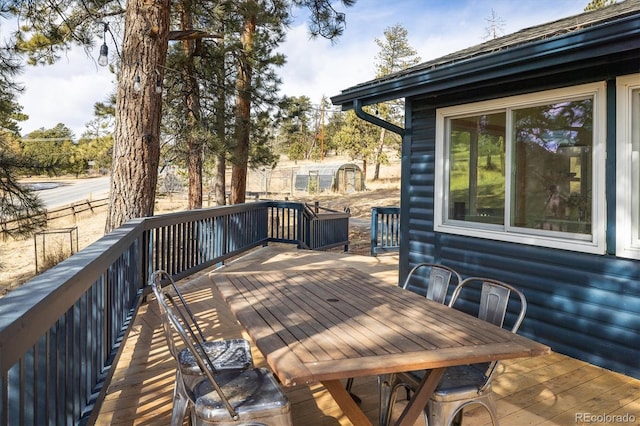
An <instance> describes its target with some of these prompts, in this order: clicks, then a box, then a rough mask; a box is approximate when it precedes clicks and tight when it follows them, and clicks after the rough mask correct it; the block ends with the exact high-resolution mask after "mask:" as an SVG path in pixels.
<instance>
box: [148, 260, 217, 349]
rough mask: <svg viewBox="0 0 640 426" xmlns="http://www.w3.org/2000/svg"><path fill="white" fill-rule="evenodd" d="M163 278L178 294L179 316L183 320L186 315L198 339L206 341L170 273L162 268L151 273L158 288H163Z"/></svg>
mask: <svg viewBox="0 0 640 426" xmlns="http://www.w3.org/2000/svg"><path fill="white" fill-rule="evenodd" d="M165 280H166V281H168V282H169V283H171V286H172V287H173V291H174V292H175V294H176V296H178V299H180V303H181V305H182V306H181V308H180V309H179V314H180V316H181V317H184V318H183V319H185V320H186V316H188V317H189V320H190V321H191V324H192V326H193V327H194V328H195V329H196V331H197V332H198V335H199V336H200V341H201V342H204V341H206V339H205V337H204V333H203V332H202V329H201V328H200V325H198V321H197V320H196V317H195V315H194V314H193V312H192V311H191V309H190V308H189V305H188V304H187V301H186V300H185V298H184V297H183V296H182V293H181V292H180V289H178V286H177V285H176V282H175V281H174V280H173V278H172V277H171V275H169V273H168V272H167V271H164V270H162V269H159V270H157V271H155V272H154V273H153V274H151V282H153V283H155V284H156V286H158V288H163V285H162V283H163V281H165ZM185 315H186V316H185Z"/></svg>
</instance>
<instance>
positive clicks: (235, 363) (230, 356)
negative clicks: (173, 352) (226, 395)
mask: <svg viewBox="0 0 640 426" xmlns="http://www.w3.org/2000/svg"><path fill="white" fill-rule="evenodd" d="M202 347H203V348H204V350H205V352H206V353H207V356H208V357H209V358H210V359H211V361H212V362H213V365H214V367H215V368H216V370H218V371H242V370H246V369H248V368H251V367H253V358H252V356H251V345H250V344H249V342H248V341H247V340H245V339H224V340H209V341H205V342H203V343H202ZM178 364H179V365H180V370H181V372H182V374H185V375H192V376H201V375H202V371H200V367H198V363H197V362H196V358H195V357H194V356H193V354H192V353H191V351H190V350H189V348H184V349H183V350H181V351H180V353H178Z"/></svg>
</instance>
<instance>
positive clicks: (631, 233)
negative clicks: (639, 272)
mask: <svg viewBox="0 0 640 426" xmlns="http://www.w3.org/2000/svg"><path fill="white" fill-rule="evenodd" d="M616 88H617V111H616V113H617V126H616V127H617V128H616V135H617V149H616V151H617V157H616V158H617V168H616V172H617V173H616V183H617V185H616V198H617V200H616V254H617V255H618V256H622V257H630V258H634V259H640V158H639V157H640V74H634V75H630V76H625V77H620V78H618V80H617V81H616Z"/></svg>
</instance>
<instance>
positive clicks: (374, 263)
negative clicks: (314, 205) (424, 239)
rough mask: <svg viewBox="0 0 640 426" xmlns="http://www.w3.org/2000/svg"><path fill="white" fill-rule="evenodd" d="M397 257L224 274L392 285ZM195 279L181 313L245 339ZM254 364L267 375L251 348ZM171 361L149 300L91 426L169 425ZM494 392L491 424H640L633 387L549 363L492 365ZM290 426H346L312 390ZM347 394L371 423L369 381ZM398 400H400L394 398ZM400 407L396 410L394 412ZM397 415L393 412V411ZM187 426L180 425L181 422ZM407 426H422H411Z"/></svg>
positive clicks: (259, 264)
mask: <svg viewBox="0 0 640 426" xmlns="http://www.w3.org/2000/svg"><path fill="white" fill-rule="evenodd" d="M397 265H398V260H397V257H396V256H380V257H366V256H354V255H349V254H343V253H323V252H311V251H303V250H292V249H290V248H279V247H272V246H270V247H266V248H261V249H259V250H256V251H254V252H253V253H251V254H249V255H246V256H244V257H242V258H241V259H239V260H236V261H234V262H231V263H229V264H228V265H227V266H226V267H225V268H226V269H227V270H229V271H231V270H237V271H247V272H249V271H263V270H284V269H293V270H295V269H308V268H322V269H327V270H329V269H340V268H345V267H351V268H356V269H360V270H362V271H364V272H366V273H369V274H372V275H375V276H377V277H379V278H380V279H383V280H386V281H388V282H389V283H392V284H397V280H398V277H397ZM210 273H215V271H213V270H209V271H203V272H201V273H198V274H196V275H193V276H191V277H189V278H186V279H184V280H182V281H181V282H179V283H178V285H179V286H180V288H181V291H182V292H183V294H184V295H185V298H186V299H187V302H188V303H189V306H190V307H191V308H192V310H193V311H194V312H195V313H196V315H197V317H198V321H199V323H200V324H201V326H202V327H203V329H204V330H206V333H207V334H208V336H209V337H210V338H237V337H245V338H248V336H247V335H246V333H245V332H244V331H243V330H242V328H241V326H240V325H239V324H238V322H237V321H236V320H235V318H234V316H233V314H232V313H231V312H230V311H229V309H228V307H227V306H226V304H225V302H224V300H223V299H222V296H221V295H220V294H219V292H218V291H217V289H216V288H215V287H213V286H212V283H211V279H210V277H209V274H210ZM253 355H254V361H255V363H256V365H258V366H266V363H265V361H264V358H263V357H262V355H261V354H260V352H259V351H258V350H257V349H256V348H255V346H253ZM174 368H175V367H174V361H173V359H172V358H171V355H170V354H169V351H168V349H167V346H166V342H165V340H164V334H163V332H162V325H161V323H160V318H159V316H158V313H157V305H156V304H155V301H154V300H153V297H149V303H147V304H143V305H142V306H141V307H140V310H139V313H138V315H137V316H136V318H135V320H134V323H133V325H132V328H131V331H130V333H129V335H128V337H127V339H126V341H125V342H124V349H123V353H122V354H121V356H120V358H119V360H118V363H117V365H116V366H115V370H114V373H113V377H112V380H111V383H110V385H109V387H108V389H107V393H106V396H105V398H104V401H103V403H102V405H101V407H100V411H99V414H98V417H97V420H96V424H98V425H163V424H166V425H168V424H169V420H170V417H171V406H172V404H171V401H172V395H173V382H174V378H175V370H174ZM493 389H494V392H495V393H496V401H497V408H498V415H499V417H500V421H501V424H504V425H515V426H518V425H545V426H551V425H562V426H564V425H568V424H581V423H579V422H577V421H576V415H577V413H592V414H594V415H603V414H606V415H619V416H624V415H627V418H629V416H633V417H634V418H635V421H633V422H632V423H631V424H634V425H636V424H640V380H636V379H634V378H631V377H627V376H624V375H621V374H618V373H614V372H610V371H607V370H605V369H602V368H600V367H597V366H593V365H590V364H587V363H585V362H582V361H579V360H576V359H572V358H569V357H567V356H564V355H561V354H557V353H552V354H551V355H547V356H542V357H536V358H525V359H517V360H510V361H505V362H503V363H502V364H501V365H500V370H499V373H498V374H497V375H496V377H495V380H494V383H493ZM285 390H286V392H287V395H288V397H289V400H290V401H291V406H292V416H293V421H294V424H296V425H305V426H307V425H310V426H315V425H318V426H325V425H327V426H329V425H330V426H335V425H345V426H346V425H350V422H349V421H348V420H347V419H346V418H345V416H344V415H343V414H342V412H341V411H340V409H339V408H338V407H337V406H336V404H335V402H334V401H333V399H332V398H331V396H330V395H329V393H328V392H327V391H326V390H325V389H324V388H323V386H322V385H320V384H314V385H311V386H296V387H291V388H285ZM353 392H354V393H355V394H356V395H358V396H359V397H360V398H361V399H362V405H361V407H362V409H363V411H364V412H365V414H366V415H367V416H368V417H369V418H370V419H371V420H372V422H373V423H374V424H375V423H377V416H378V412H377V398H378V397H377V384H376V378H375V377H366V378H358V379H356V380H355V381H354V385H353ZM399 399H402V394H401V396H400V397H399ZM401 404H402V402H401V403H400V405H401ZM395 411H397V412H399V411H400V407H398V409H397V410H395ZM185 424H186V422H185ZM416 424H424V422H423V421H422V420H421V419H420V420H418V422H417V423H416ZM463 424H464V425H465V426H475V425H478V426H479V425H487V424H490V420H489V416H488V415H487V414H486V412H484V410H481V409H474V410H468V411H465V413H464V422H463Z"/></svg>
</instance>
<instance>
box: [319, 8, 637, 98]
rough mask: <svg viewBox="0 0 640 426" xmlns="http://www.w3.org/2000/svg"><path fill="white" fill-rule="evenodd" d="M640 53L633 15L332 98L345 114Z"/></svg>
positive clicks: (355, 88) (362, 86) (377, 82)
mask: <svg viewBox="0 0 640 426" xmlns="http://www.w3.org/2000/svg"><path fill="white" fill-rule="evenodd" d="M639 50H640V16H638V15H631V16H628V17H625V18H623V19H620V20H618V21H615V22H614V23H612V22H608V23H606V24H601V25H598V26H594V27H590V28H587V29H584V30H581V31H575V32H572V33H568V34H565V35H562V36H558V37H554V38H551V39H543V40H537V41H534V42H531V43H527V44H524V45H521V46H516V47H511V48H508V49H506V50H504V51H502V52H493V53H488V54H484V55H481V56H476V57H471V58H468V59H464V60H462V61H460V62H455V63H448V64H444V65H440V66H438V67H436V68H434V69H425V70H419V71H416V72H414V73H408V74H406V75H401V76H398V77H396V78H391V79H384V80H382V79H380V80H373V81H371V82H369V83H363V84H360V85H357V86H353V87H351V88H348V89H345V90H343V91H342V92H341V93H340V94H339V95H336V96H333V97H331V101H332V102H333V104H334V105H341V106H342V109H343V110H349V109H352V108H353V105H354V101H355V100H359V101H360V102H361V103H362V104H363V105H370V104H373V103H379V102H384V101H388V100H393V99H398V98H402V97H409V96H415V95H428V94H429V93H435V92H439V91H442V90H446V89H448V88H452V87H455V86H460V85H467V84H472V83H474V82H478V81H482V80H487V79H493V78H500V77H502V78H504V77H508V76H509V75H510V74H516V73H517V74H520V73H525V72H535V71H536V70H539V69H548V68H549V67H556V68H562V67H563V66H565V67H567V68H569V67H570V64H571V63H574V62H577V61H581V60H587V59H589V60H594V63H596V62H597V61H596V60H597V58H603V57H606V56H611V55H617V54H620V53H625V52H631V51H639ZM560 59H561V60H560Z"/></svg>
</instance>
